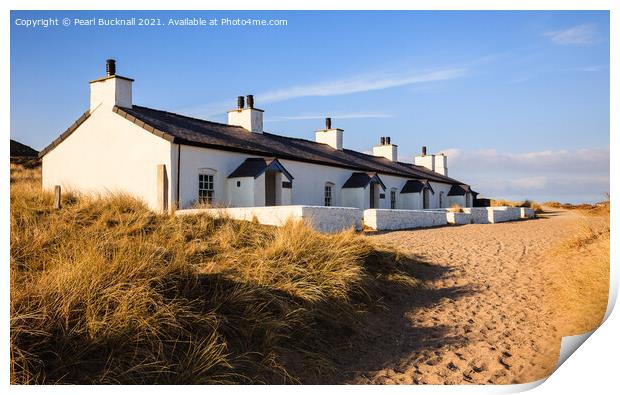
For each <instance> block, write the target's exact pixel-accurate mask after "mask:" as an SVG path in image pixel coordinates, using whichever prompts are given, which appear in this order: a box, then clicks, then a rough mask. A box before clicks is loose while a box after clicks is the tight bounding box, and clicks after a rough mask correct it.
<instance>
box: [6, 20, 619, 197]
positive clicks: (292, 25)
mask: <svg viewBox="0 0 620 395" xmlns="http://www.w3.org/2000/svg"><path fill="white" fill-rule="evenodd" d="M49 17H51V18H60V19H61V20H62V18H65V17H67V18H70V19H72V20H73V19H74V18H91V17H96V18H113V17H119V18H129V17H154V18H159V19H160V20H161V23H162V24H163V26H157V27H133V28H128V27H76V26H70V27H63V26H50V27H48V28H42V27H39V28H26V27H22V26H17V25H16V23H15V22H16V20H17V19H18V18H21V19H37V18H49ZM185 17H204V18H206V19H210V18H217V19H218V20H219V19H221V18H231V19H234V18H247V17H252V18H264V19H286V20H287V25H286V26H277V27H275V26H269V27H251V26H245V27H240V26H233V27H224V26H217V27H171V26H167V23H168V19H169V18H185ZM11 20H12V24H11V137H12V138H14V139H17V140H19V141H21V142H23V143H25V144H28V145H31V146H32V147H34V148H36V149H41V148H43V147H45V146H46V145H47V144H49V142H51V141H52V140H53V139H54V138H55V137H57V136H58V135H59V134H60V133H61V132H62V131H63V130H64V129H66V128H67V127H68V126H69V125H70V124H71V123H73V122H74V121H75V119H76V118H78V117H79V116H80V114H82V113H83V112H84V111H85V110H86V109H87V107H88V81H89V80H91V79H94V78H97V77H100V76H102V75H103V74H104V61H105V59H106V58H109V57H113V58H115V59H117V72H118V74H120V75H124V76H128V77H131V78H134V79H135V80H136V81H135V83H134V92H133V94H134V103H136V104H140V105H144V106H148V107H154V108H158V109H165V110H168V111H174V112H180V113H184V114H188V115H191V116H196V117H204V118H207V119H210V120H215V121H220V122H224V121H225V110H227V109H229V108H232V107H234V105H235V97H236V96H238V95H246V94H254V95H255V98H256V106H257V107H259V108H262V109H264V110H265V129H266V130H267V131H270V132H272V133H277V134H284V135H289V136H295V137H301V138H307V139H312V138H313V136H314V133H313V131H314V130H316V129H318V128H320V127H321V126H322V125H323V121H322V118H323V117H325V116H331V117H332V118H333V124H334V126H337V127H340V128H343V129H344V130H345V132H344V133H345V134H344V145H345V147H347V148H351V149H356V150H359V151H366V152H368V151H370V150H371V149H372V146H373V145H374V144H376V143H377V142H378V140H379V136H391V137H392V141H393V142H394V143H396V144H398V145H399V157H400V159H401V160H404V161H411V160H412V156H413V155H414V154H416V153H417V152H418V151H419V150H420V147H421V146H422V145H426V146H428V147H429V150H430V151H431V152H439V151H443V152H446V153H448V155H449V157H448V166H449V171H450V175H451V176H454V177H457V178H460V179H462V180H463V181H465V182H468V183H470V184H472V185H473V187H474V188H475V189H476V190H478V191H480V192H481V193H482V194H483V195H486V196H489V197H491V196H493V197H504V198H513V199H522V198H531V199H538V200H551V199H555V200H562V201H569V202H578V201H598V200H601V199H602V198H603V193H604V192H607V191H609V111H610V109H609V14H608V12H606V11H603V12H592V11H587V12H586V11H578V12H567V11H560V12H545V11H534V12H508V11H488V12H478V11H449V12H448V11H434V12H432V11H408V12H400V11H399V12H376V11H375V12H362V11H344V12H334V11H328V12H277V11H252V12H237V11H229V12H211V11H199V12H189V11H178V12H176V11H175V12H169V11H163V12H154V11H145V12H142V11H136V12H129V11H122V12H65V11H54V12H26V11H24V12H13V13H12V15H11Z"/></svg>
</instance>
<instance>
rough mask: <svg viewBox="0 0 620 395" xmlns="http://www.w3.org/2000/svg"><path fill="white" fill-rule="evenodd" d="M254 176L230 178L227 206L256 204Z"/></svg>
mask: <svg viewBox="0 0 620 395" xmlns="http://www.w3.org/2000/svg"><path fill="white" fill-rule="evenodd" d="M254 181H255V180H254V177H236V178H229V179H228V180H227V181H226V182H227V185H228V190H227V191H228V195H227V197H228V199H227V200H228V201H227V202H226V203H228V204H227V206H232V207H251V206H254ZM237 182H238V183H239V186H237Z"/></svg>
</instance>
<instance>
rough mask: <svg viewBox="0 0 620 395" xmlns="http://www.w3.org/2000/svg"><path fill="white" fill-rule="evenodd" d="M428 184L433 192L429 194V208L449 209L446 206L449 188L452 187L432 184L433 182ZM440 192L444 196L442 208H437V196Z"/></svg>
mask: <svg viewBox="0 0 620 395" xmlns="http://www.w3.org/2000/svg"><path fill="white" fill-rule="evenodd" d="M430 184H431V187H432V188H433V191H434V192H435V193H431V194H430V197H431V198H430V202H429V208H446V207H450V206H449V205H448V192H450V188H451V187H452V185H450V184H443V183H438V182H434V181H431V182H430ZM441 192H443V194H444V199H443V206H442V207H440V206H439V194H440V193H441Z"/></svg>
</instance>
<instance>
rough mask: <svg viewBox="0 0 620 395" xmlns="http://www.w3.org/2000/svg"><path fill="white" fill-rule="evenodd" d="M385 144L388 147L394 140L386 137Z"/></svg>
mask: <svg viewBox="0 0 620 395" xmlns="http://www.w3.org/2000/svg"><path fill="white" fill-rule="evenodd" d="M385 144H387V145H390V144H392V139H391V138H390V137H386V138H385Z"/></svg>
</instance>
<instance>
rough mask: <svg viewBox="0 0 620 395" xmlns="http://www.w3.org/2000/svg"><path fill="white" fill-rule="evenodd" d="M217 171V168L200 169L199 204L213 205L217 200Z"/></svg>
mask: <svg viewBox="0 0 620 395" xmlns="http://www.w3.org/2000/svg"><path fill="white" fill-rule="evenodd" d="M216 173H217V171H216V170H214V169H209V168H206V169H199V170H198V204H209V205H212V204H213V202H214V201H215V176H216ZM203 192H204V195H203Z"/></svg>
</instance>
